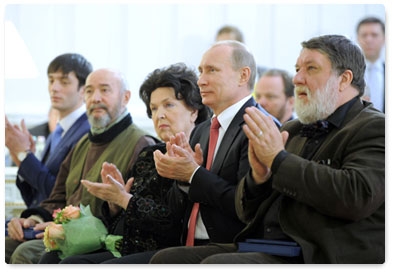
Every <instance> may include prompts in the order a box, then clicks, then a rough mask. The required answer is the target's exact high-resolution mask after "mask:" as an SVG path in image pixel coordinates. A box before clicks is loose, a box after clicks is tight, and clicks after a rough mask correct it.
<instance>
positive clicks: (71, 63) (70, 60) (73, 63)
mask: <svg viewBox="0 0 395 273" xmlns="http://www.w3.org/2000/svg"><path fill="white" fill-rule="evenodd" d="M92 70H93V68H92V64H91V63H90V62H88V61H87V60H86V59H85V58H84V57H83V56H82V55H80V54H77V53H66V54H62V55H59V56H57V57H56V58H55V59H53V60H52V62H51V63H50V64H49V65H48V69H47V74H50V73H55V72H58V71H61V72H62V73H63V74H68V73H70V72H74V73H75V74H76V76H77V79H78V87H81V86H84V85H85V81H86V78H87V77H88V75H89V74H90V73H91V72H92Z"/></svg>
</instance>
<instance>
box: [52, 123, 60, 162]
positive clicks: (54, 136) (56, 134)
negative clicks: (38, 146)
mask: <svg viewBox="0 0 395 273" xmlns="http://www.w3.org/2000/svg"><path fill="white" fill-rule="evenodd" d="M62 133H63V128H62V126H60V124H59V123H58V124H57V125H56V128H55V131H53V133H52V137H51V147H50V154H52V153H53V151H54V150H55V148H56V146H58V143H59V141H60V139H61V138H62Z"/></svg>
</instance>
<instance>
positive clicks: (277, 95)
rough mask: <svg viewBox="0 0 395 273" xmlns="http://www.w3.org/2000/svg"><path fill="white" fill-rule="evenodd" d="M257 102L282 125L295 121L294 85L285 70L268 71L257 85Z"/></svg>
mask: <svg viewBox="0 0 395 273" xmlns="http://www.w3.org/2000/svg"><path fill="white" fill-rule="evenodd" d="M254 94H255V100H256V101H257V102H258V103H259V104H260V105H261V106H262V107H263V108H265V109H266V111H268V112H269V113H270V114H271V115H273V116H275V117H276V118H277V119H278V120H279V121H280V122H281V123H282V124H284V123H285V122H287V121H290V120H292V119H294V116H293V113H294V104H295V97H294V84H293V83H292V77H291V75H289V73H288V72H287V71H285V70H281V69H269V70H267V71H266V72H265V73H264V74H263V75H262V76H261V78H260V79H259V80H258V82H257V83H256V85H255V93H254Z"/></svg>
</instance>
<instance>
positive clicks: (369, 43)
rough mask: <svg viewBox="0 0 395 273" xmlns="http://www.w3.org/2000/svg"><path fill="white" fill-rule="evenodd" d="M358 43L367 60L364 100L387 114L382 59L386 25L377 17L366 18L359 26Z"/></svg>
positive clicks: (383, 63) (383, 62)
mask: <svg viewBox="0 0 395 273" xmlns="http://www.w3.org/2000/svg"><path fill="white" fill-rule="evenodd" d="M357 38H358V43H359V45H360V46H361V48H362V50H363V54H364V55H365V60H366V72H365V80H366V85H367V88H366V89H365V94H364V97H363V98H364V99H366V100H368V101H371V102H372V103H373V105H374V107H376V108H377V109H379V110H380V111H382V112H385V60H383V59H382V58H381V55H382V50H383V48H384V46H385V25H384V22H383V21H381V20H380V19H379V18H376V17H366V18H364V19H362V20H361V21H360V22H359V23H358V25H357Z"/></svg>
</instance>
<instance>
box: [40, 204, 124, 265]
mask: <svg viewBox="0 0 395 273" xmlns="http://www.w3.org/2000/svg"><path fill="white" fill-rule="evenodd" d="M80 207H81V214H80V217H79V218H77V219H71V220H69V221H67V223H62V227H63V229H64V236H63V237H64V239H61V238H56V239H53V241H55V243H56V248H52V249H51V248H50V247H48V246H47V251H48V250H49V251H50V250H54V249H57V250H59V251H60V252H59V258H61V259H64V258H66V257H69V256H73V255H79V254H85V253H90V252H93V251H96V250H99V249H106V250H108V251H110V252H111V253H112V254H113V255H114V256H115V257H121V254H120V252H119V250H120V246H121V242H122V236H118V235H109V234H108V231H107V229H106V227H105V225H104V224H103V222H102V221H101V220H100V219H99V218H97V217H95V216H93V215H92V213H91V210H90V207H89V205H88V206H87V207H84V206H82V205H81V206H80ZM48 234H50V233H48ZM44 237H45V234H44ZM48 239H51V238H44V242H45V240H47V241H48Z"/></svg>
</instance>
